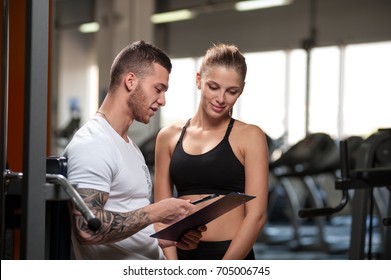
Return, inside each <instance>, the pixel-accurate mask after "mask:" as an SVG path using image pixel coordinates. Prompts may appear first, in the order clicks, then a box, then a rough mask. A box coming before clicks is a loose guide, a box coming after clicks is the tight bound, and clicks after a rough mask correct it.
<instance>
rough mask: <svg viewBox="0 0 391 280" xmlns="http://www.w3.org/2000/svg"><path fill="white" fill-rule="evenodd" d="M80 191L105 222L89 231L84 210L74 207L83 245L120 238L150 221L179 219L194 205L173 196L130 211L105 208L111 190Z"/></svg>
mask: <svg viewBox="0 0 391 280" xmlns="http://www.w3.org/2000/svg"><path fill="white" fill-rule="evenodd" d="M78 192H79V194H80V196H81V197H82V199H83V200H84V202H85V203H86V205H87V206H88V207H89V208H90V209H91V211H92V213H93V214H94V215H95V216H96V218H97V219H99V220H100V221H101V223H102V226H101V227H100V229H98V230H97V231H92V230H90V229H89V228H88V225H87V222H86V220H85V219H84V217H83V216H82V214H81V212H80V211H78V210H77V209H75V208H74V207H72V223H74V229H75V233H76V238H77V239H78V241H79V242H80V243H81V244H83V245H91V244H105V243H112V242H117V241H121V240H123V239H125V238H127V237H129V236H132V235H133V234H135V233H137V232H139V231H140V230H142V229H143V228H145V227H147V226H148V225H150V224H153V223H156V222H162V223H173V222H176V221H178V220H180V219H182V218H184V217H185V216H186V215H187V214H188V213H189V211H191V210H194V207H195V206H194V205H192V204H191V203H190V202H188V201H185V200H182V199H175V198H170V199H166V200H163V201H160V202H158V203H154V204H150V205H147V206H145V207H142V208H139V209H136V210H133V211H130V212H123V213H120V212H113V211H107V210H104V205H105V203H106V201H107V199H108V197H109V194H108V193H106V192H102V191H98V190H94V189H78Z"/></svg>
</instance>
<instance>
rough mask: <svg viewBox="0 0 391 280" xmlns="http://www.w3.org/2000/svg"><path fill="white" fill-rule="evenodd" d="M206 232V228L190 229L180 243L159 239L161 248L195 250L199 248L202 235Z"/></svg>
mask: <svg viewBox="0 0 391 280" xmlns="http://www.w3.org/2000/svg"><path fill="white" fill-rule="evenodd" d="M206 230H207V228H206V226H199V227H198V228H196V229H190V230H189V231H187V232H186V233H185V234H184V235H183V236H182V241H179V242H175V241H169V240H162V239H159V240H158V241H159V246H160V247H162V248H167V247H171V246H176V247H178V248H179V249H182V250H193V249H195V248H197V246H198V243H199V242H200V239H201V237H202V233H203V232H205V231H206Z"/></svg>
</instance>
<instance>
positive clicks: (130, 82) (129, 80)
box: [124, 72, 137, 91]
mask: <svg viewBox="0 0 391 280" xmlns="http://www.w3.org/2000/svg"><path fill="white" fill-rule="evenodd" d="M136 83H137V77H136V75H135V74H134V73H132V72H129V73H127V74H126V75H125V78H124V84H125V88H126V89H127V90H128V91H132V90H133V89H134V88H135V86H136Z"/></svg>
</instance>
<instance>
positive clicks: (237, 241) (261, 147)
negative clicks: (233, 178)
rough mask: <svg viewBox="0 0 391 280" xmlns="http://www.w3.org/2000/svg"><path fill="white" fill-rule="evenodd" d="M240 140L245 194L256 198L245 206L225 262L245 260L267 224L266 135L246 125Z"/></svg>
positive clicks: (258, 129)
mask: <svg viewBox="0 0 391 280" xmlns="http://www.w3.org/2000/svg"><path fill="white" fill-rule="evenodd" d="M240 135H241V136H243V135H246V137H240V138H237V141H239V142H240V143H239V146H240V147H241V151H242V152H241V153H242V155H243V160H244V167H245V174H246V175H245V176H246V177H245V179H246V185H245V193H246V194H248V195H252V196H256V198H255V199H253V200H251V201H249V202H247V203H246V205H245V211H246V213H245V215H246V216H245V218H244V220H243V222H242V224H241V226H240V229H239V230H238V231H237V233H236V235H235V237H234V238H233V240H232V242H231V245H230V246H229V248H228V250H227V252H226V254H225V256H224V258H223V259H235V260H239V259H243V258H245V257H246V256H247V254H248V253H249V252H250V250H251V248H252V247H253V245H254V243H255V241H256V239H257V237H258V235H259V233H260V231H261V229H262V228H263V226H264V224H265V222H266V208H267V196H268V173H269V169H268V166H269V163H268V151H267V144H266V139H265V134H264V133H263V132H262V130H261V129H260V128H259V127H257V126H253V125H246V128H245V131H243V132H242V133H240Z"/></svg>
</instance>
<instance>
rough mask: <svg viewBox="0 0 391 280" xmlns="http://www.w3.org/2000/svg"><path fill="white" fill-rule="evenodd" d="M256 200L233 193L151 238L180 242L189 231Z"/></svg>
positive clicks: (252, 197) (242, 194)
mask: <svg viewBox="0 0 391 280" xmlns="http://www.w3.org/2000/svg"><path fill="white" fill-rule="evenodd" d="M254 198H255V196H250V195H246V194H244V193H238V192H231V193H229V194H227V195H226V196H223V197H222V198H220V199H218V200H216V201H215V202H213V203H211V204H209V205H207V206H205V207H203V208H201V209H200V210H198V211H197V212H194V213H193V214H191V215H189V216H187V217H186V218H183V219H182V220H180V221H178V222H176V223H174V224H172V225H170V226H168V227H166V228H165V229H163V230H161V231H158V232H156V233H154V234H152V235H151V237H155V238H160V239H165V240H171V241H180V240H181V236H182V235H183V234H184V233H185V232H187V231H188V230H190V229H192V228H197V227H198V226H201V225H206V224H207V223H209V222H210V221H213V220H214V219H216V218H218V217H220V216H221V215H223V214H225V213H227V212H229V211H231V210H232V209H234V208H236V207H238V206H240V205H242V204H244V203H246V202H247V201H250V200H252V199H254Z"/></svg>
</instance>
